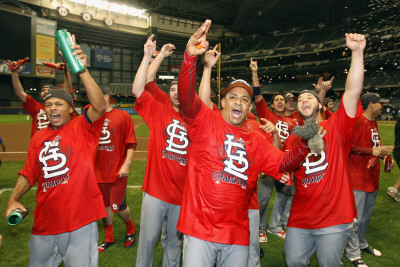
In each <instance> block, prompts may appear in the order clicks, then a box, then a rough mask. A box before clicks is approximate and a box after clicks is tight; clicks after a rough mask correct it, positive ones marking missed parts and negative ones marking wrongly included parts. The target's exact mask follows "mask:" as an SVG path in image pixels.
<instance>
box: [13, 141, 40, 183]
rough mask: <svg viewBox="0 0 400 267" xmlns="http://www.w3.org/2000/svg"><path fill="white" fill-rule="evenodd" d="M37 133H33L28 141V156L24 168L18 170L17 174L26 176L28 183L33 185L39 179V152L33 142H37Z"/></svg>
mask: <svg viewBox="0 0 400 267" xmlns="http://www.w3.org/2000/svg"><path fill="white" fill-rule="evenodd" d="M35 137H38V135H34V136H33V137H32V139H31V142H30V143H29V149H28V156H27V158H26V161H25V165H24V168H23V169H22V170H21V171H19V173H18V175H23V176H25V177H27V178H28V181H29V184H30V185H31V186H33V185H34V184H35V183H36V181H37V180H39V176H40V170H41V168H40V167H39V166H41V164H40V162H39V154H38V151H37V149H36V146H35V144H36V143H37V141H36V140H37V138H35Z"/></svg>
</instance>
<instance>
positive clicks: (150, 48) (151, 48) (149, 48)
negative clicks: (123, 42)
mask: <svg viewBox="0 0 400 267" xmlns="http://www.w3.org/2000/svg"><path fill="white" fill-rule="evenodd" d="M153 38H154V34H152V35H150V37H149V38H148V39H147V42H146V43H145V44H144V49H143V51H144V55H145V56H146V57H150V58H151V57H152V56H153V53H154V52H155V51H156V41H153Z"/></svg>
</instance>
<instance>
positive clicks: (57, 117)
mask: <svg viewBox="0 0 400 267" xmlns="http://www.w3.org/2000/svg"><path fill="white" fill-rule="evenodd" d="M50 119H51V121H52V122H55V123H57V122H59V121H60V119H61V116H60V115H58V114H51V115H50Z"/></svg>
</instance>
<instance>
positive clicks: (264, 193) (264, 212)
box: [258, 175, 274, 232]
mask: <svg viewBox="0 0 400 267" xmlns="http://www.w3.org/2000/svg"><path fill="white" fill-rule="evenodd" d="M273 191H274V178H272V177H271V176H268V175H260V177H259V178H258V205H259V210H260V226H259V227H260V230H263V231H264V232H265V230H266V229H267V216H268V203H269V200H270V198H271V195H272V192H273Z"/></svg>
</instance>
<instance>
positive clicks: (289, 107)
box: [286, 97, 296, 111]
mask: <svg viewBox="0 0 400 267" xmlns="http://www.w3.org/2000/svg"><path fill="white" fill-rule="evenodd" d="M295 104H296V103H295V102H294V98H293V97H291V98H289V99H287V100H286V109H287V110H289V111H293V110H294V106H295Z"/></svg>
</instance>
